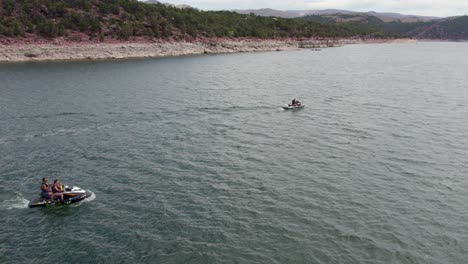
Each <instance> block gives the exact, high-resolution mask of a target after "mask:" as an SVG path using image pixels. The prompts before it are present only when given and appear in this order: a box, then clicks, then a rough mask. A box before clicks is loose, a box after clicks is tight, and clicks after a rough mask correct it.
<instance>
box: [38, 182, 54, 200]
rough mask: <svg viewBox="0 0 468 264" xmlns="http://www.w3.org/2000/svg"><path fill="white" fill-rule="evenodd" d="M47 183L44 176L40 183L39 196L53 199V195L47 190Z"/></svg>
mask: <svg viewBox="0 0 468 264" xmlns="http://www.w3.org/2000/svg"><path fill="white" fill-rule="evenodd" d="M49 188H50V186H49V184H47V179H46V178H42V184H41V197H42V198H46V199H49V198H50V199H52V200H53V197H54V194H53V193H52V192H51V191H49Z"/></svg>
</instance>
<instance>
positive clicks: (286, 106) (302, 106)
mask: <svg viewBox="0 0 468 264" xmlns="http://www.w3.org/2000/svg"><path fill="white" fill-rule="evenodd" d="M304 106H305V105H303V104H301V105H285V106H283V109H284V110H292V109H301V108H304Z"/></svg>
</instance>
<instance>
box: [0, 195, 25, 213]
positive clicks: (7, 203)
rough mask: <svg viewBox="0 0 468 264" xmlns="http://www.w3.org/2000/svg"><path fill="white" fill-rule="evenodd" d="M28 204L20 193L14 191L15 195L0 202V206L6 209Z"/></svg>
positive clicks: (18, 207)
mask: <svg viewBox="0 0 468 264" xmlns="http://www.w3.org/2000/svg"><path fill="white" fill-rule="evenodd" d="M28 204H29V201H28V200H27V199H25V198H24V197H23V195H21V193H16V197H14V198H12V199H8V200H4V201H3V202H2V208H5V209H7V210H11V209H21V208H28Z"/></svg>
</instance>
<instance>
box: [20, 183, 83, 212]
mask: <svg viewBox="0 0 468 264" xmlns="http://www.w3.org/2000/svg"><path fill="white" fill-rule="evenodd" d="M91 195H92V193H91V192H89V191H86V190H83V189H81V188H80V187H77V186H72V187H70V186H65V188H64V191H63V201H61V200H60V197H55V199H54V200H53V201H52V200H51V199H49V198H42V197H39V198H37V199H34V200H31V201H30V202H29V204H28V206H29V207H30V208H33V207H40V206H42V207H45V206H59V205H67V204H72V203H77V202H81V201H83V200H84V199H86V198H88V197H91Z"/></svg>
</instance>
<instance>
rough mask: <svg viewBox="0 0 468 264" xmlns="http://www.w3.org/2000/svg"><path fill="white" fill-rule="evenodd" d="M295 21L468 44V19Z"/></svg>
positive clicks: (325, 17)
mask: <svg viewBox="0 0 468 264" xmlns="http://www.w3.org/2000/svg"><path fill="white" fill-rule="evenodd" d="M296 19H300V20H306V21H309V22H317V23H320V24H329V25H341V26H345V27H348V28H350V29H356V30H363V32H372V33H373V34H374V35H382V36H386V37H410V38H416V39H443V40H468V16H460V17H450V18H443V19H437V20H431V21H420V20H416V21H414V22H402V20H401V19H399V20H393V21H390V22H387V21H385V20H383V19H381V18H379V17H376V16H373V15H370V14H369V13H355V14H322V15H308V16H304V17H300V18H296Z"/></svg>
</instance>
